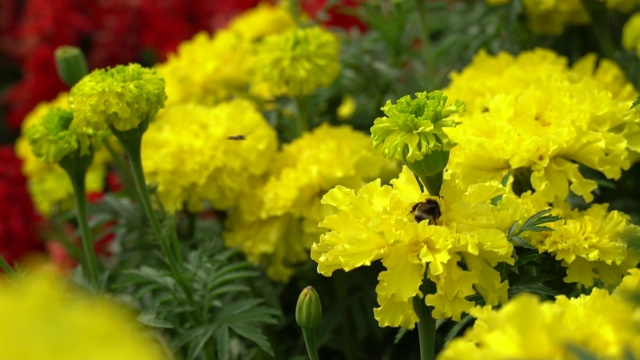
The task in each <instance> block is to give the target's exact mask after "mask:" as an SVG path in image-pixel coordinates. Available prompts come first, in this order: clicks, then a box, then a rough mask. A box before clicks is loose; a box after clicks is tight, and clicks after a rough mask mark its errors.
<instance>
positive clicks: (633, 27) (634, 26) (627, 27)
mask: <svg viewBox="0 0 640 360" xmlns="http://www.w3.org/2000/svg"><path fill="white" fill-rule="evenodd" d="M622 46H623V47H624V48H625V49H627V50H629V51H635V52H636V54H638V56H640V13H635V14H633V15H632V16H631V17H630V18H629V20H627V22H626V23H625V24H624V27H623V28H622Z"/></svg>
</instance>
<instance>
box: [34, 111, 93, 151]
mask: <svg viewBox="0 0 640 360" xmlns="http://www.w3.org/2000/svg"><path fill="white" fill-rule="evenodd" d="M72 121H73V112H71V111H69V110H64V109H61V108H52V109H51V110H49V112H48V113H47V114H46V115H44V116H43V117H42V119H41V120H40V121H39V122H37V123H35V124H33V125H32V126H30V127H29V128H27V130H26V134H27V137H28V138H29V142H30V144H31V146H32V148H33V153H34V154H35V155H36V156H37V157H39V158H41V159H42V160H44V161H45V162H47V163H50V164H51V163H59V162H60V160H62V158H63V157H65V156H67V155H68V154H69V153H72V152H74V151H76V150H77V149H78V147H79V137H80V136H81V135H82V134H80V133H79V132H77V131H74V130H75V129H73V128H70V125H71V122H72ZM87 143H88V141H87V142H85V144H87ZM81 152H82V153H84V154H88V153H89V149H88V146H86V145H85V148H84V149H81Z"/></svg>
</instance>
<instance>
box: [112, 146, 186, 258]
mask: <svg viewBox="0 0 640 360" xmlns="http://www.w3.org/2000/svg"><path fill="white" fill-rule="evenodd" d="M123 145H124V147H125V149H126V151H127V154H128V155H129V164H130V166H131V173H132V175H133V181H134V184H135V186H136V190H137V192H138V196H139V197H140V203H141V204H142V208H143V209H144V212H145V214H146V215H147V218H148V219H149V221H150V222H151V227H152V229H153V233H154V235H155V236H156V238H157V239H158V241H159V242H160V248H161V249H162V251H163V253H164V255H165V256H166V257H167V260H168V261H169V262H170V263H174V262H175V261H178V262H182V253H181V252H180V248H179V247H177V246H176V245H175V244H173V245H174V246H173V249H172V244H171V243H170V240H169V238H168V237H167V236H165V234H163V232H162V227H161V226H160V220H159V219H158V215H157V214H156V211H155V210H154V209H153V206H152V205H151V197H150V196H149V189H148V188H147V184H146V181H145V178H144V172H143V170H142V155H141V152H142V151H141V146H142V141H141V140H137V141H128V142H127V143H125V144H123Z"/></svg>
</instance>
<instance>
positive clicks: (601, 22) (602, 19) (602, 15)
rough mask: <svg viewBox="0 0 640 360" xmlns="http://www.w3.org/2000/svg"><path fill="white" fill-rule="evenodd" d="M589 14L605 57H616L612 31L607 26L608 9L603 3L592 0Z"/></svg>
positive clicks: (594, 32)
mask: <svg viewBox="0 0 640 360" xmlns="http://www.w3.org/2000/svg"><path fill="white" fill-rule="evenodd" d="M588 8H589V15H590V16H591V27H590V28H591V30H592V31H593V34H594V36H595V37H596V41H597V42H598V45H599V46H600V50H601V52H602V55H604V57H606V58H609V59H614V58H615V53H616V47H615V46H614V45H613V41H612V40H613V39H612V38H611V32H610V30H609V27H608V26H607V9H606V8H605V7H604V5H603V4H601V3H598V2H595V1H591V2H590V3H588Z"/></svg>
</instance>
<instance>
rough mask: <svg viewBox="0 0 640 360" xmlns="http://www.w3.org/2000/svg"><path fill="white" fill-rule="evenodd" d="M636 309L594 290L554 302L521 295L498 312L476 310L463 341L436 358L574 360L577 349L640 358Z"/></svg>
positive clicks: (597, 354) (596, 354)
mask: <svg viewBox="0 0 640 360" xmlns="http://www.w3.org/2000/svg"><path fill="white" fill-rule="evenodd" d="M637 309H638V307H637V306H635V307H634V304H632V303H630V302H628V301H626V300H625V299H624V298H622V297H620V296H617V295H616V294H614V295H609V293H608V292H607V291H606V290H603V289H593V291H592V293H591V295H581V296H580V297H578V298H574V299H568V298H566V297H565V296H558V297H557V298H556V301H555V302H551V301H545V302H540V300H539V299H538V298H537V297H536V296H534V295H530V294H520V295H518V296H517V297H516V298H514V299H513V300H511V301H510V302H509V303H507V304H506V305H504V306H503V307H502V308H501V309H500V310H497V311H494V310H491V308H490V307H485V308H475V309H473V310H471V314H472V315H473V316H475V317H476V318H477V320H476V322H475V324H474V325H473V327H472V328H471V329H469V330H467V332H466V333H465V334H464V336H463V337H460V338H456V339H454V340H453V341H452V342H451V343H450V344H449V345H448V346H447V347H446V348H445V349H444V350H443V351H442V352H441V353H440V354H439V356H438V359H439V360H448V359H505V360H506V359H561V360H563V359H567V360H569V359H576V358H578V356H577V355H576V353H575V349H580V350H582V351H586V352H587V353H589V354H591V355H593V356H594V358H598V359H624V358H628V357H629V355H631V356H632V357H635V358H637V357H639V356H640V330H639V329H640V326H639V325H640V323H639V322H638V319H637V318H634V317H632V316H629V315H630V314H632V313H633V312H634V311H637Z"/></svg>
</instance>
